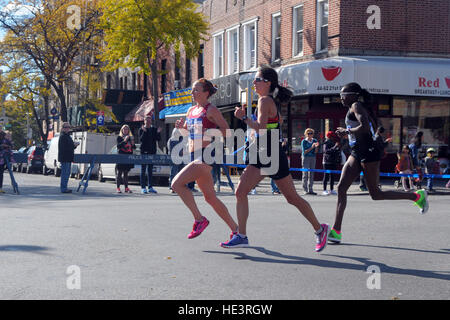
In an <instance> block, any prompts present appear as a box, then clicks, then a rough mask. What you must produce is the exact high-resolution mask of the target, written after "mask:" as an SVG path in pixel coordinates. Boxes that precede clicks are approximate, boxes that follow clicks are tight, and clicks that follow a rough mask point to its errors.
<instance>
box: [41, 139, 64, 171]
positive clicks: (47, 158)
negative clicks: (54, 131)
mask: <svg viewBox="0 0 450 320" xmlns="http://www.w3.org/2000/svg"><path fill="white" fill-rule="evenodd" d="M58 143H59V135H56V136H55V137H53V139H51V140H50V143H49V144H48V149H47V151H45V153H44V170H43V173H44V175H47V174H49V173H50V172H53V174H54V175H55V176H56V177H59V176H60V175H61V164H60V163H59V162H58Z"/></svg>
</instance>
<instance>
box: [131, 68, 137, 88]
mask: <svg viewBox="0 0 450 320" xmlns="http://www.w3.org/2000/svg"><path fill="white" fill-rule="evenodd" d="M131 90H136V72H133V73H132V74H131Z"/></svg>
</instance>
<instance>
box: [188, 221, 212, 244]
mask: <svg viewBox="0 0 450 320" xmlns="http://www.w3.org/2000/svg"><path fill="white" fill-rule="evenodd" d="M208 225H209V221H208V219H206V218H205V217H203V219H202V221H200V222H197V221H195V222H194V226H193V227H192V231H191V233H189V234H188V239H193V238H195V237H198V236H199V235H200V234H201V233H202V232H203V230H205V229H206V227H207V226H208Z"/></svg>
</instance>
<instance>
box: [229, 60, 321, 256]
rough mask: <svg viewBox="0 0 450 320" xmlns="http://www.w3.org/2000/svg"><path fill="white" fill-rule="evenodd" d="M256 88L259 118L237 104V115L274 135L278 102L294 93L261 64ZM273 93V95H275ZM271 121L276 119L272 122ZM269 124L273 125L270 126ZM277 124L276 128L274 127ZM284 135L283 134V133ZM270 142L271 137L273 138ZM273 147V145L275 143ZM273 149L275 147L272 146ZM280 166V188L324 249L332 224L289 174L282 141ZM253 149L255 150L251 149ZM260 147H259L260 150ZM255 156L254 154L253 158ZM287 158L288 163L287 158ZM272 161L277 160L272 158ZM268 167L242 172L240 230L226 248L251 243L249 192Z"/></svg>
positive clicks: (238, 206) (256, 166) (251, 167)
mask: <svg viewBox="0 0 450 320" xmlns="http://www.w3.org/2000/svg"><path fill="white" fill-rule="evenodd" d="M253 84H254V86H255V91H256V93H257V94H258V96H259V97H260V98H259V100H258V107H257V108H258V118H257V119H256V120H252V119H251V118H247V117H246V116H245V114H246V111H245V109H244V107H237V108H236V110H235V112H234V115H235V117H237V118H238V119H241V120H243V121H244V122H245V124H247V125H248V127H249V128H251V129H254V130H255V131H256V133H258V134H259V133H261V132H260V130H264V129H270V130H267V134H269V135H271V132H272V130H280V123H279V121H276V122H275V121H274V119H276V118H277V117H278V118H279V114H278V108H277V103H279V102H286V103H287V102H289V100H290V98H291V96H292V92H291V91H290V90H288V89H287V88H284V87H281V86H280V85H279V84H278V74H277V72H276V71H275V70H274V69H272V68H270V67H260V68H259V70H258V72H257V73H256V77H255V79H254V81H253ZM271 95H273V96H271ZM269 120H272V121H271V123H270V122H269ZM268 126H269V127H268ZM272 126H273V127H272ZM280 138H281V135H280ZM269 141H270V140H269ZM263 147H264V146H263ZM272 147H273V146H272ZM269 148H271V147H269ZM279 150H280V151H279V152H280V155H279V159H277V160H281V161H279V162H280V163H279V168H278V172H277V173H276V174H275V177H276V178H277V180H275V183H276V184H277V186H278V188H279V189H280V191H281V193H282V194H283V196H284V197H285V198H286V200H287V202H288V203H289V204H292V205H293V206H295V207H296V208H297V209H298V210H299V211H300V213H301V214H302V215H303V216H304V217H305V218H306V219H307V220H308V221H309V222H310V223H311V226H312V227H313V229H314V231H315V233H316V248H315V250H316V252H319V251H322V250H323V249H324V248H325V246H326V243H327V239H328V238H327V237H328V232H329V229H328V225H327V224H320V223H319V222H318V220H317V218H316V216H315V214H314V211H313V210H312V208H311V206H310V205H309V203H308V202H307V201H305V200H304V199H303V198H302V197H300V196H299V195H298V193H297V191H296V190H295V186H294V182H293V180H292V176H291V175H290V174H289V166H288V164H287V158H286V156H285V155H284V156H283V155H282V154H281V153H282V151H281V144H280V148H279ZM249 152H252V149H250V150H249ZM259 152H260V150H258V153H259ZM251 157H252V155H251V154H250V158H251ZM284 159H286V162H285V161H284ZM272 160H274V159H273V158H272ZM284 162H285V163H284ZM264 169H265V168H264V167H262V166H261V164H260V163H256V164H251V165H248V166H247V167H246V168H245V170H244V172H243V173H242V175H241V178H240V180H239V185H238V187H237V189H236V201H237V202H236V211H237V217H238V224H239V233H238V234H236V235H233V237H232V239H231V240H230V241H227V242H224V243H222V244H221V245H222V247H224V248H238V247H245V246H248V245H249V243H248V238H247V235H246V233H247V219H248V214H249V208H248V193H249V192H250V190H252V189H253V188H254V187H255V186H256V185H257V184H258V183H259V182H260V181H261V180H262V179H264V177H265V176H264V175H263V172H264ZM274 179H275V178H274Z"/></svg>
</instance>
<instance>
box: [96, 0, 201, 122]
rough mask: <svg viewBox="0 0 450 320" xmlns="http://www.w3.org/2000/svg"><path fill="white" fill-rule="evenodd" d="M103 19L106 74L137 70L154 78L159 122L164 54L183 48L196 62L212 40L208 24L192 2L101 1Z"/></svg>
mask: <svg viewBox="0 0 450 320" xmlns="http://www.w3.org/2000/svg"><path fill="white" fill-rule="evenodd" d="M99 4H100V11H101V12H102V16H101V18H100V21H101V27H102V29H103V31H104V40H105V43H106V48H105V49H104V50H103V54H102V60H103V61H105V62H106V63H108V65H107V68H106V70H109V71H113V70H116V69H118V68H132V69H134V68H137V67H139V68H140V69H141V72H143V73H145V74H146V75H151V76H152V95H153V100H154V112H155V113H154V115H155V121H158V120H159V115H158V74H159V73H160V72H162V71H161V70H159V68H158V62H159V58H160V57H161V54H162V52H167V51H174V52H175V53H176V54H178V55H179V53H180V50H181V48H183V50H184V52H185V54H186V57H187V58H194V57H196V56H197V55H198V52H199V50H200V43H201V41H202V40H206V38H207V36H208V23H207V22H206V18H205V17H204V16H203V14H202V13H201V12H197V6H198V5H197V4H196V3H194V2H193V1H192V0H145V1H142V0H101V1H100V2H99Z"/></svg>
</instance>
